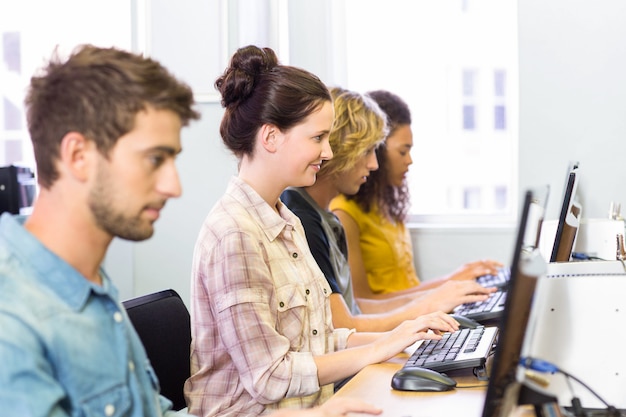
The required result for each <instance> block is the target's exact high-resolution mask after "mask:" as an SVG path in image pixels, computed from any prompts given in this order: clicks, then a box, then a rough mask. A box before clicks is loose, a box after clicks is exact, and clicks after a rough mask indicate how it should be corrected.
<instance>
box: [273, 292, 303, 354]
mask: <svg viewBox="0 0 626 417" xmlns="http://www.w3.org/2000/svg"><path fill="white" fill-rule="evenodd" d="M276 310H277V311H276V328H277V330H278V331H279V332H280V333H281V334H283V335H284V336H285V337H287V338H288V339H289V341H290V343H291V350H293V351H299V350H300V349H301V348H302V346H303V344H304V335H306V334H307V333H308V332H309V327H310V322H309V303H308V297H307V290H306V289H304V288H303V286H302V285H298V284H288V285H284V286H282V287H280V288H277V289H276Z"/></svg>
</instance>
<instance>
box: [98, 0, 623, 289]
mask: <svg viewBox="0 0 626 417" xmlns="http://www.w3.org/2000/svg"><path fill="white" fill-rule="evenodd" d="M331 1H332V0H320V1H317V2H306V3H305V2H294V5H297V7H293V8H292V9H291V10H290V13H295V14H296V17H295V19H297V24H293V25H291V26H290V28H289V33H290V35H289V43H290V51H289V54H290V59H291V63H292V64H294V65H298V66H302V67H304V68H306V69H308V70H310V71H312V72H314V73H316V74H318V75H319V76H320V78H322V80H324V81H326V82H330V81H332V80H339V81H341V74H333V73H332V69H331V68H329V66H328V65H327V64H328V59H325V58H324V57H325V53H327V54H329V56H331V57H332V56H335V57H337V56H338V55H337V50H336V48H334V47H333V37H332V36H324V34H327V33H328V32H326V29H328V30H330V29H329V28H330V27H332V26H333V25H330V23H329V22H328V20H329V19H331V17H330V12H331V11H332V10H333V7H336V6H335V5H332V7H331V3H330V2H331ZM150 4H151V9H152V12H153V20H152V23H153V26H152V27H151V29H150V31H151V34H152V35H153V36H151V37H150V38H151V39H152V45H151V49H152V50H151V54H152V55H153V56H154V57H155V58H157V59H159V60H161V61H162V62H163V63H164V64H165V65H167V66H169V67H171V68H172V69H174V70H175V72H176V73H177V74H181V76H182V77H183V78H184V79H186V80H188V82H190V83H192V85H194V84H198V83H200V84H202V87H201V88H202V89H203V91H202V92H206V90H207V88H209V87H207V86H210V85H211V84H212V82H213V80H214V79H215V77H216V76H217V75H218V74H217V73H216V68H220V64H219V63H215V62H214V61H215V60H214V59H213V60H211V59H210V58H207V57H211V56H216V55H220V53H221V52H220V51H219V49H214V48H218V47H220V45H218V42H217V40H216V39H213V37H214V36H216V33H218V32H216V30H223V28H221V27H220V26H219V24H220V16H221V13H222V11H221V10H220V9H219V7H218V5H219V4H221V3H220V2H217V1H211V0H195V1H194V0H184V1H179V2H175V3H168V2H165V1H157V0H153V1H152V2H150ZM168 4H169V5H168ZM174 4H175V7H174V6H172V5H174ZM290 6H291V3H290ZM519 13H520V17H519V28H520V29H519V30H520V36H519V38H520V123H519V125H520V157H519V158H520V159H519V167H520V170H519V181H520V186H521V190H520V195H521V193H522V192H523V190H524V189H525V188H526V187H531V186H538V185H542V184H546V183H549V184H550V185H551V188H552V191H551V198H550V200H549V205H548V218H556V216H557V211H558V200H559V199H560V198H561V193H562V187H563V183H564V181H565V170H566V167H567V165H568V162H569V161H570V160H579V161H580V162H581V168H582V178H581V182H580V187H579V190H580V193H581V196H582V202H583V204H584V212H583V214H584V217H605V216H606V213H607V211H608V206H609V203H610V201H612V200H614V201H617V202H622V203H623V204H624V205H626V187H624V186H622V183H621V181H622V180H623V179H626V175H625V174H626V169H625V168H624V166H623V165H624V164H623V159H624V156H626V140H625V139H626V112H625V111H624V110H625V109H624V107H625V101H626V48H624V46H623V42H624V41H623V40H624V39H626V25H623V22H624V21H626V2H622V1H621V0H598V1H595V2H588V1H587V2H585V1H581V0H569V1H566V0H551V1H550V2H543V1H540V0H523V1H520V6H519ZM311 16H314V17H315V18H311ZM305 17H307V18H305ZM211 25H213V26H211ZM231 29H232V28H231ZM338 36H339V35H338ZM212 48H213V49H212ZM325 51H326V52H325ZM207 59H208V60H207ZM206 80H208V81H209V82H208V83H207V82H206ZM209 90H210V88H209ZM201 110H202V114H203V119H202V121H201V122H196V123H194V124H193V125H192V126H191V127H189V128H187V129H186V130H184V132H183V146H184V151H183V153H182V155H181V156H180V158H179V168H180V171H181V181H182V183H183V196H182V197H181V198H180V199H178V200H175V201H171V202H170V203H168V206H167V207H166V208H165V210H164V211H163V213H162V217H161V219H160V220H159V222H158V224H157V229H156V234H155V236H154V237H153V238H152V239H150V240H149V241H146V242H142V243H137V244H128V243H125V242H115V243H114V245H113V246H112V248H111V250H110V252H109V256H108V257H107V264H106V267H107V268H108V269H109V271H110V272H111V275H112V276H113V278H114V280H115V281H116V282H118V285H120V286H121V287H122V298H128V297H131V296H134V295H141V294H144V293H147V292H151V291H155V290H158V289H161V288H165V287H171V288H174V289H175V290H177V291H178V292H180V293H181V295H182V296H183V299H184V300H185V301H187V300H188V297H189V280H190V269H191V256H192V251H193V246H194V243H195V239H196V235H197V231H198V228H199V225H200V223H201V222H202V220H203V218H204V216H205V215H206V213H207V212H208V211H209V209H210V208H211V206H212V205H213V204H214V203H215V201H216V200H217V199H218V198H219V197H220V195H221V194H222V193H223V191H224V188H225V186H226V183H227V181H228V178H229V177H230V175H232V174H233V173H234V172H235V161H234V159H233V157H232V156H230V154H229V153H228V152H227V151H226V150H225V149H224V148H223V146H222V143H221V139H220V138H219V133H218V126H219V120H220V118H221V114H222V109H221V107H220V106H219V104H218V103H211V102H206V103H203V104H202V105H201ZM514 232H515V231H514V228H513V227H509V228H486V229H475V228H472V229H467V228H460V229H443V230H441V229H431V228H426V229H417V230H415V231H414V233H413V242H414V244H415V247H416V249H417V253H416V262H417V264H418V273H419V274H420V276H421V277H422V278H426V279H428V278H432V277H435V276H439V275H442V274H445V273H448V272H450V271H451V270H453V269H455V268H456V267H458V266H459V265H461V264H462V263H464V262H468V261H471V260H474V259H478V258H487V257H488V258H494V259H498V260H500V261H502V262H504V263H508V262H510V259H511V255H512V253H511V250H512V246H513V239H514ZM129 283H131V284H129Z"/></svg>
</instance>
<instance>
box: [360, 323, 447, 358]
mask: <svg viewBox="0 0 626 417" xmlns="http://www.w3.org/2000/svg"><path fill="white" fill-rule="evenodd" d="M458 329H459V323H458V322H457V321H456V320H454V319H453V318H452V317H451V316H450V315H449V314H445V313H443V312H441V311H437V312H435V313H430V314H425V315H423V316H420V317H418V318H416V319H413V320H406V321H404V322H402V323H400V325H398V326H397V327H396V328H395V329H393V330H391V331H388V332H383V333H379V334H378V336H376V340H375V341H374V342H373V343H372V344H371V345H370V348H371V349H372V354H373V355H374V356H373V357H372V360H371V363H376V362H383V361H386V360H388V359H390V358H392V357H394V356H395V355H397V354H398V353H400V352H402V351H403V350H404V349H406V348H407V347H408V346H411V345H412V344H413V343H415V342H417V341H418V340H426V339H434V340H439V339H441V333H445V332H454V331H456V330H458Z"/></svg>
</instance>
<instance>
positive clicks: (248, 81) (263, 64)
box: [215, 45, 278, 107]
mask: <svg viewBox="0 0 626 417" xmlns="http://www.w3.org/2000/svg"><path fill="white" fill-rule="evenodd" d="M277 65H278V58H277V56H276V53H275V52H274V51H273V50H272V49H270V48H259V47H257V46H254V45H250V46H245V47H243V48H239V49H238V50H237V52H235V54H234V55H233V56H232V58H231V60H230V65H229V67H228V68H226V70H225V71H224V74H222V75H221V76H220V77H219V78H218V79H217V80H216V81H215V88H216V89H217V90H218V91H219V92H220V94H221V95H222V106H224V107H228V106H232V105H238V104H240V103H241V102H243V101H244V100H245V99H247V98H248V97H249V96H250V95H251V94H252V92H253V91H254V87H255V86H256V81H257V79H258V77H260V76H262V75H263V74H265V73H268V72H269V71H271V70H272V69H273V68H274V67H276V66H277Z"/></svg>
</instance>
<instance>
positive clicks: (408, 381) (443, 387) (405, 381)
mask: <svg viewBox="0 0 626 417" xmlns="http://www.w3.org/2000/svg"><path fill="white" fill-rule="evenodd" d="M391 387H392V388H393V389H397V390H400V391H450V390H451V389H454V387H456V381H455V380H454V379H452V378H450V377H448V376H447V375H446V374H441V373H439V372H437V371H433V370H430V369H426V368H420V367H418V366H408V367H404V368H402V369H400V370H399V371H398V372H396V373H395V374H394V376H393V378H391Z"/></svg>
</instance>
